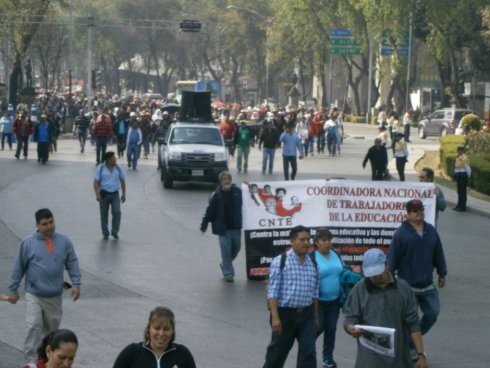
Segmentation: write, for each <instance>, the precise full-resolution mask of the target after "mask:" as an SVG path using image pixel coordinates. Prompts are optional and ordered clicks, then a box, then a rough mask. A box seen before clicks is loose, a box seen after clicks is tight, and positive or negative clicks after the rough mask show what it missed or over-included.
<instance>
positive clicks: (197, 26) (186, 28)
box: [180, 20, 201, 32]
mask: <svg viewBox="0 0 490 368" xmlns="http://www.w3.org/2000/svg"><path fill="white" fill-rule="evenodd" d="M180 30H181V31H182V32H199V31H200V30H201V22H199V21H198V20H183V21H182V22H180Z"/></svg>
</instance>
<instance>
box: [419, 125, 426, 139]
mask: <svg viewBox="0 0 490 368" xmlns="http://www.w3.org/2000/svg"><path fill="white" fill-rule="evenodd" d="M419 138H420V139H425V138H427V135H426V134H425V129H424V127H419Z"/></svg>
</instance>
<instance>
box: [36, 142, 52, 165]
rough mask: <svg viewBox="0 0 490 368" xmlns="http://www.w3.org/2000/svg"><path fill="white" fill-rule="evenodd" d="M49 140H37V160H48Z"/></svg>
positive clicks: (44, 161)
mask: <svg viewBox="0 0 490 368" xmlns="http://www.w3.org/2000/svg"><path fill="white" fill-rule="evenodd" d="M50 145H51V144H50V143H49V142H37V161H38V162H42V163H43V164H45V163H46V162H48V160H49V146H50Z"/></svg>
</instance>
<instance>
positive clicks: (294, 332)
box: [264, 226, 319, 368]
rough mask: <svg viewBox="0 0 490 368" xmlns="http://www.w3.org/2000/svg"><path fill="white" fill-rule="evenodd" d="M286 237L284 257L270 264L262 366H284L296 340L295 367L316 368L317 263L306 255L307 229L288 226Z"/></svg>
mask: <svg viewBox="0 0 490 368" xmlns="http://www.w3.org/2000/svg"><path fill="white" fill-rule="evenodd" d="M289 240H290V242H291V250H289V251H288V252H287V253H286V258H285V259H284V257H283V256H278V257H276V258H274V260H273V261H272V264H271V267H270V274H269V286H268V294H267V299H268V306H269V309H270V312H271V328H272V338H271V342H270V344H269V346H268V347H267V354H266V357H265V364H264V368H280V367H283V366H284V363H285V361H286V358H287V356H288V353H289V350H291V347H292V346H293V343H294V340H295V339H297V340H298V344H299V347H298V364H297V366H298V367H302V368H316V350H315V340H316V322H317V320H318V310H317V300H318V292H319V282H318V274H317V270H316V265H315V264H314V263H313V260H312V258H311V257H309V256H308V252H309V248H310V232H309V230H308V229H307V228H306V227H304V226H296V227H294V228H293V229H291V231H290V233H289ZM281 259H282V260H283V261H281Z"/></svg>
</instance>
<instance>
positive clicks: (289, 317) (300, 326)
mask: <svg viewBox="0 0 490 368" xmlns="http://www.w3.org/2000/svg"><path fill="white" fill-rule="evenodd" d="M278 310H279V318H280V319H281V324H282V333H280V334H279V335H277V334H275V333H272V338H271V342H270V344H269V346H268V347H267V353H266V355H265V364H264V368H282V367H283V366H284V363H285V362H286V359H287V357H288V353H289V351H290V350H291V348H292V347H293V344H294V340H295V339H297V340H298V358H297V362H296V367H297V368H316V349H315V340H316V327H315V320H314V317H313V309H312V308H311V307H308V308H304V309H303V310H302V311H297V310H296V309H293V308H278Z"/></svg>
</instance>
